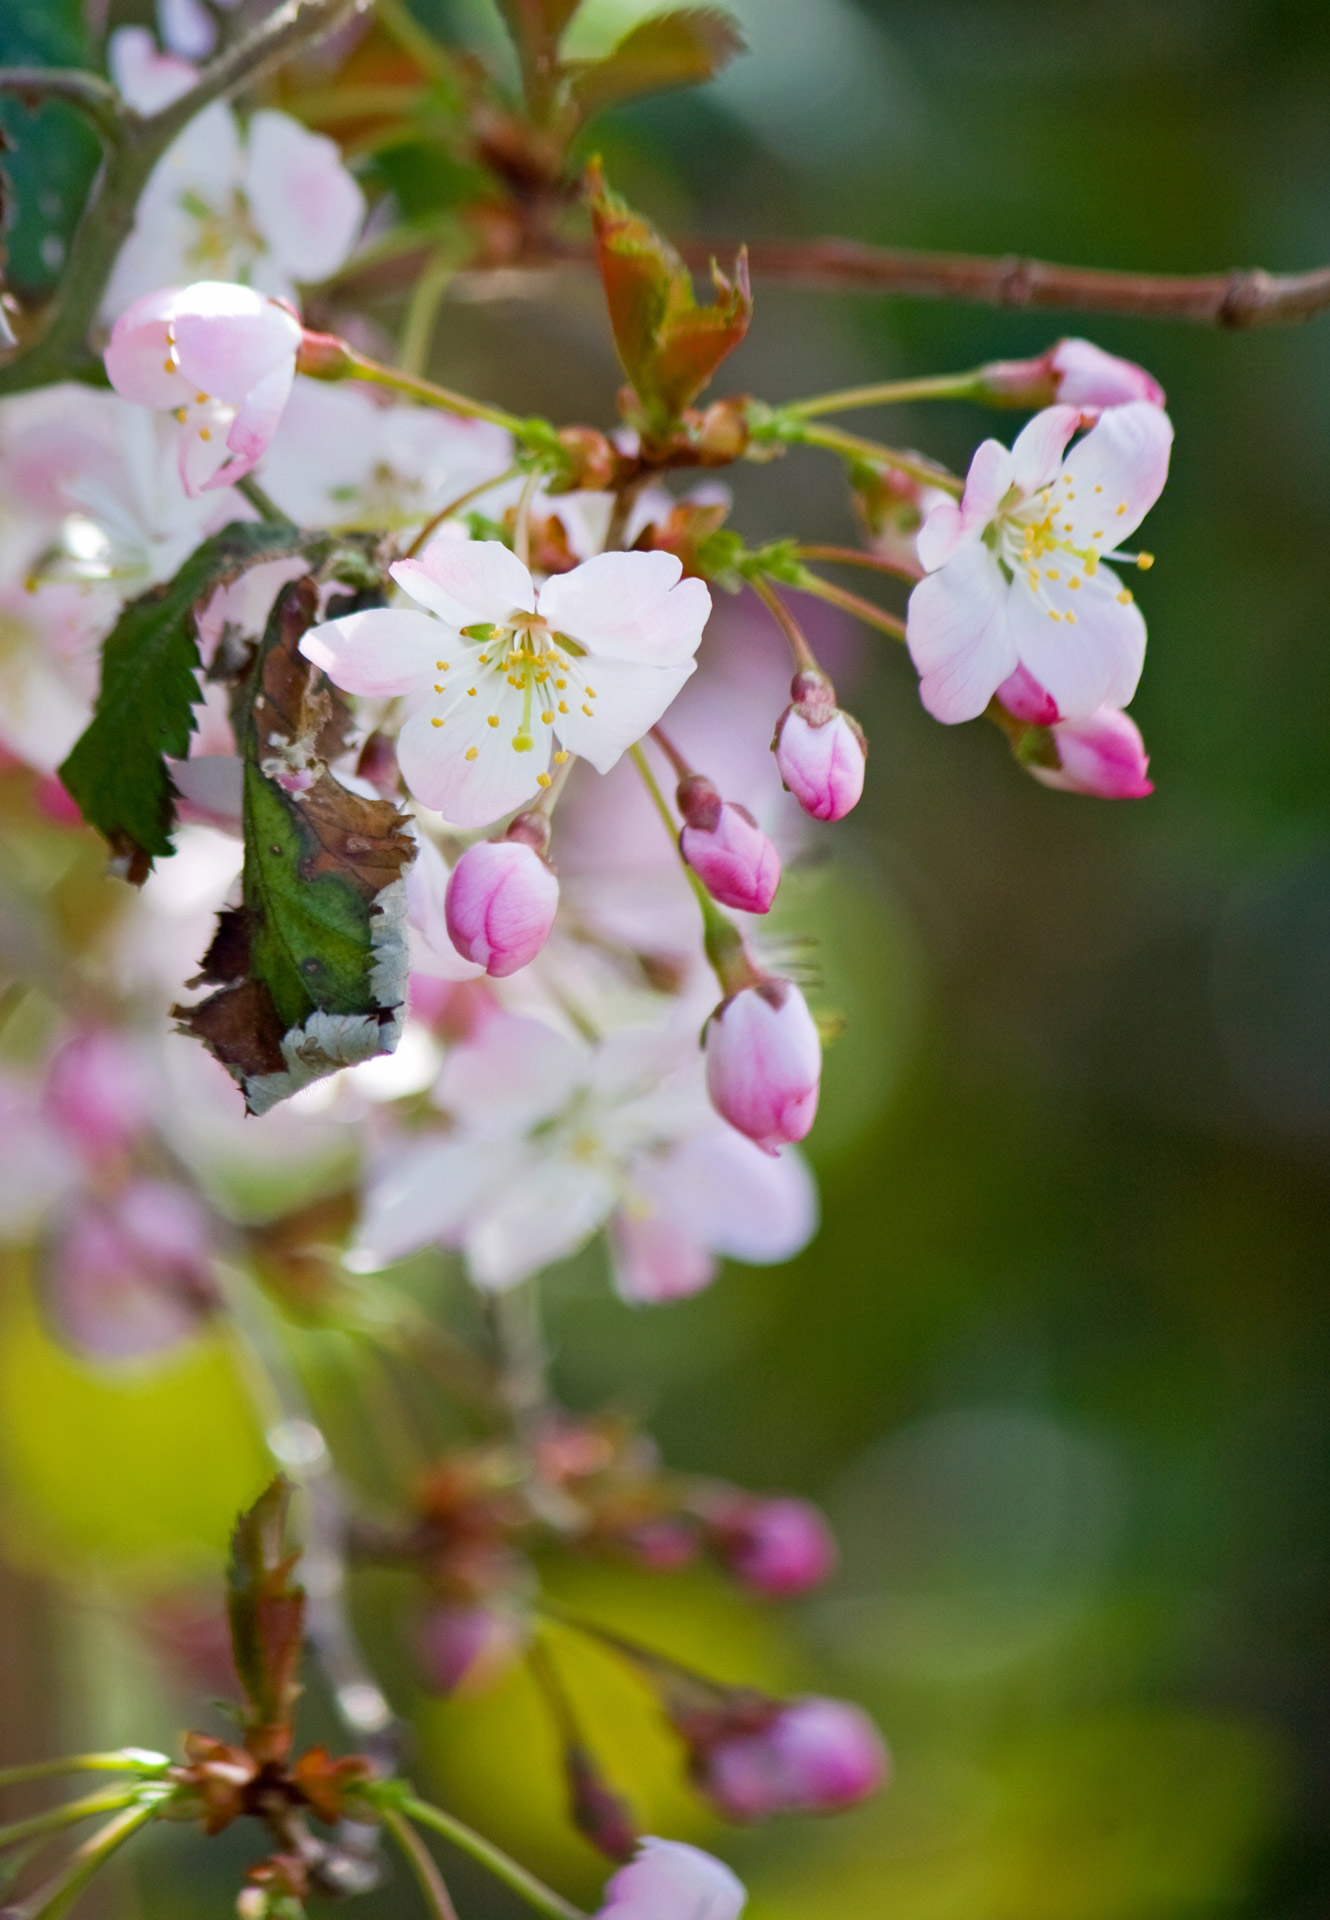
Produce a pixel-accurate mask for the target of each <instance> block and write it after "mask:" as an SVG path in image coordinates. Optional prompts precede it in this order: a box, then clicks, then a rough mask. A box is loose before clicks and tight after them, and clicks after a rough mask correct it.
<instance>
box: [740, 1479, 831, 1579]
mask: <svg viewBox="0 0 1330 1920" xmlns="http://www.w3.org/2000/svg"><path fill="white" fill-rule="evenodd" d="M710 1531H711V1535H712V1540H713V1544H714V1545H715V1547H716V1550H717V1552H718V1553H719V1554H720V1556H721V1558H722V1559H723V1560H724V1562H725V1564H726V1565H727V1566H728V1567H729V1569H730V1571H731V1572H732V1573H733V1574H735V1575H736V1576H737V1577H738V1578H739V1579H740V1580H742V1581H743V1583H744V1585H745V1586H747V1587H751V1588H752V1589H753V1591H754V1592H755V1593H763V1594H768V1595H770V1596H771V1597H772V1598H776V1599H783V1598H786V1597H788V1596H789V1595H791V1594H796V1593H806V1592H807V1591H808V1589H809V1588H810V1587H816V1586H820V1585H821V1583H822V1582H823V1581H824V1580H825V1579H827V1578H828V1577H829V1575H830V1574H831V1573H832V1571H833V1569H834V1568H835V1565H836V1542H835V1540H834V1538H833V1537H832V1532H831V1528H830V1527H829V1526H828V1525H827V1523H826V1520H825V1518H824V1517H823V1515H822V1513H821V1511H820V1510H819V1509H818V1508H817V1507H815V1506H814V1505H813V1503H812V1501H811V1500H794V1499H790V1498H784V1499H775V1500H758V1499H751V1498H740V1499H738V1500H736V1501H734V1502H733V1504H732V1505H731V1506H729V1507H726V1508H724V1509H722V1511H721V1513H720V1514H719V1515H718V1516H716V1517H715V1518H713V1519H712V1521H711V1527H710Z"/></svg>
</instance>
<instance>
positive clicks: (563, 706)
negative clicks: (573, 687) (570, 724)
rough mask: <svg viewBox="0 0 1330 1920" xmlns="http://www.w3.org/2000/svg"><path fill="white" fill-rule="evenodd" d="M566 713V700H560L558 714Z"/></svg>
mask: <svg viewBox="0 0 1330 1920" xmlns="http://www.w3.org/2000/svg"><path fill="white" fill-rule="evenodd" d="M567 711H568V702H567V701H566V700H560V702H559V712H560V713H567Z"/></svg>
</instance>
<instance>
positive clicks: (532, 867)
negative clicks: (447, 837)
mask: <svg viewBox="0 0 1330 1920" xmlns="http://www.w3.org/2000/svg"><path fill="white" fill-rule="evenodd" d="M558 905H559V883H558V881H557V880H556V879H555V877H554V874H553V873H552V872H551V871H550V868H549V867H548V866H547V865H546V863H545V861H544V860H543V859H542V858H541V856H540V854H539V853H538V852H537V851H536V850H535V849H534V848H533V847H532V846H531V845H530V843H529V842H528V841H527V840H526V839H524V838H522V837H520V836H519V837H516V838H510V839H506V840H481V841H478V842H477V844H476V845H475V846H474V847H468V848H467V850H466V852H465V853H464V854H463V855H462V857H461V859H460V860H459V861H458V863H457V865H456V866H455V867H454V868H453V870H452V873H451V875H450V876H449V880H448V890H447V892H446V893H445V895H444V901H443V911H444V918H445V920H446V922H447V927H448V936H449V938H450V939H451V941H452V943H453V945H454V946H455V947H456V949H457V951H458V952H459V953H460V954H461V955H462V958H463V959H464V960H471V961H474V963H475V964H476V965H477V966H480V967H484V969H485V971H486V973H488V974H490V975H491V976H492V977H493V978H494V979H496V980H501V979H503V978H504V977H505V976H506V975H508V974H510V973H516V972H518V971H519V969H520V968H522V967H525V966H528V965H529V964H530V963H531V961H532V960H534V959H535V957H536V955H537V954H538V953H539V952H540V950H541V948H542V947H543V946H544V944H545V942H546V940H547V939H548V938H549V932H550V928H551V927H552V926H553V925H554V916H555V913H556V911H557V909H558Z"/></svg>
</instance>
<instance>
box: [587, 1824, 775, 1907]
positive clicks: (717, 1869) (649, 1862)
mask: <svg viewBox="0 0 1330 1920" xmlns="http://www.w3.org/2000/svg"><path fill="white" fill-rule="evenodd" d="M746 1897H747V1896H746V1894H745V1892H744V1888H743V1884H742V1882H741V1881H739V1880H737V1879H736V1878H735V1876H734V1874H732V1873H731V1872H730V1869H729V1868H728V1867H727V1866H726V1865H725V1864H724V1862H723V1861H720V1860H716V1859H714V1858H713V1857H712V1855H711V1854H709V1853H703V1852H702V1850H701V1848H700V1847H690V1846H689V1845H688V1843H687V1841H686V1840H656V1839H654V1838H648V1839H645V1840H643V1842H642V1844H641V1847H640V1848H639V1850H638V1853H637V1857H636V1859H634V1860H632V1861H630V1862H629V1864H628V1865H627V1866H626V1867H620V1869H619V1871H618V1872H617V1873H616V1874H615V1876H614V1878H613V1879H612V1880H611V1881H610V1883H609V1885H608V1886H607V1887H606V1889H605V1899H604V1902H603V1904H602V1905H601V1907H600V1909H599V1911H598V1913H597V1915H596V1920H665V1916H668V1920H739V1915H740V1913H741V1912H742V1911H743V1905H744V1901H745V1899H746Z"/></svg>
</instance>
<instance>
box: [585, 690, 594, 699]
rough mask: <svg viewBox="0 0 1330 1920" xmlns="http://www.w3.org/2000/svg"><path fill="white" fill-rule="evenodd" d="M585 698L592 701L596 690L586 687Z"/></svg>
mask: <svg viewBox="0 0 1330 1920" xmlns="http://www.w3.org/2000/svg"><path fill="white" fill-rule="evenodd" d="M586 697H587V699H588V700H594V699H595V697H596V689H595V688H594V687H588V688H587V690H586Z"/></svg>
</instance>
